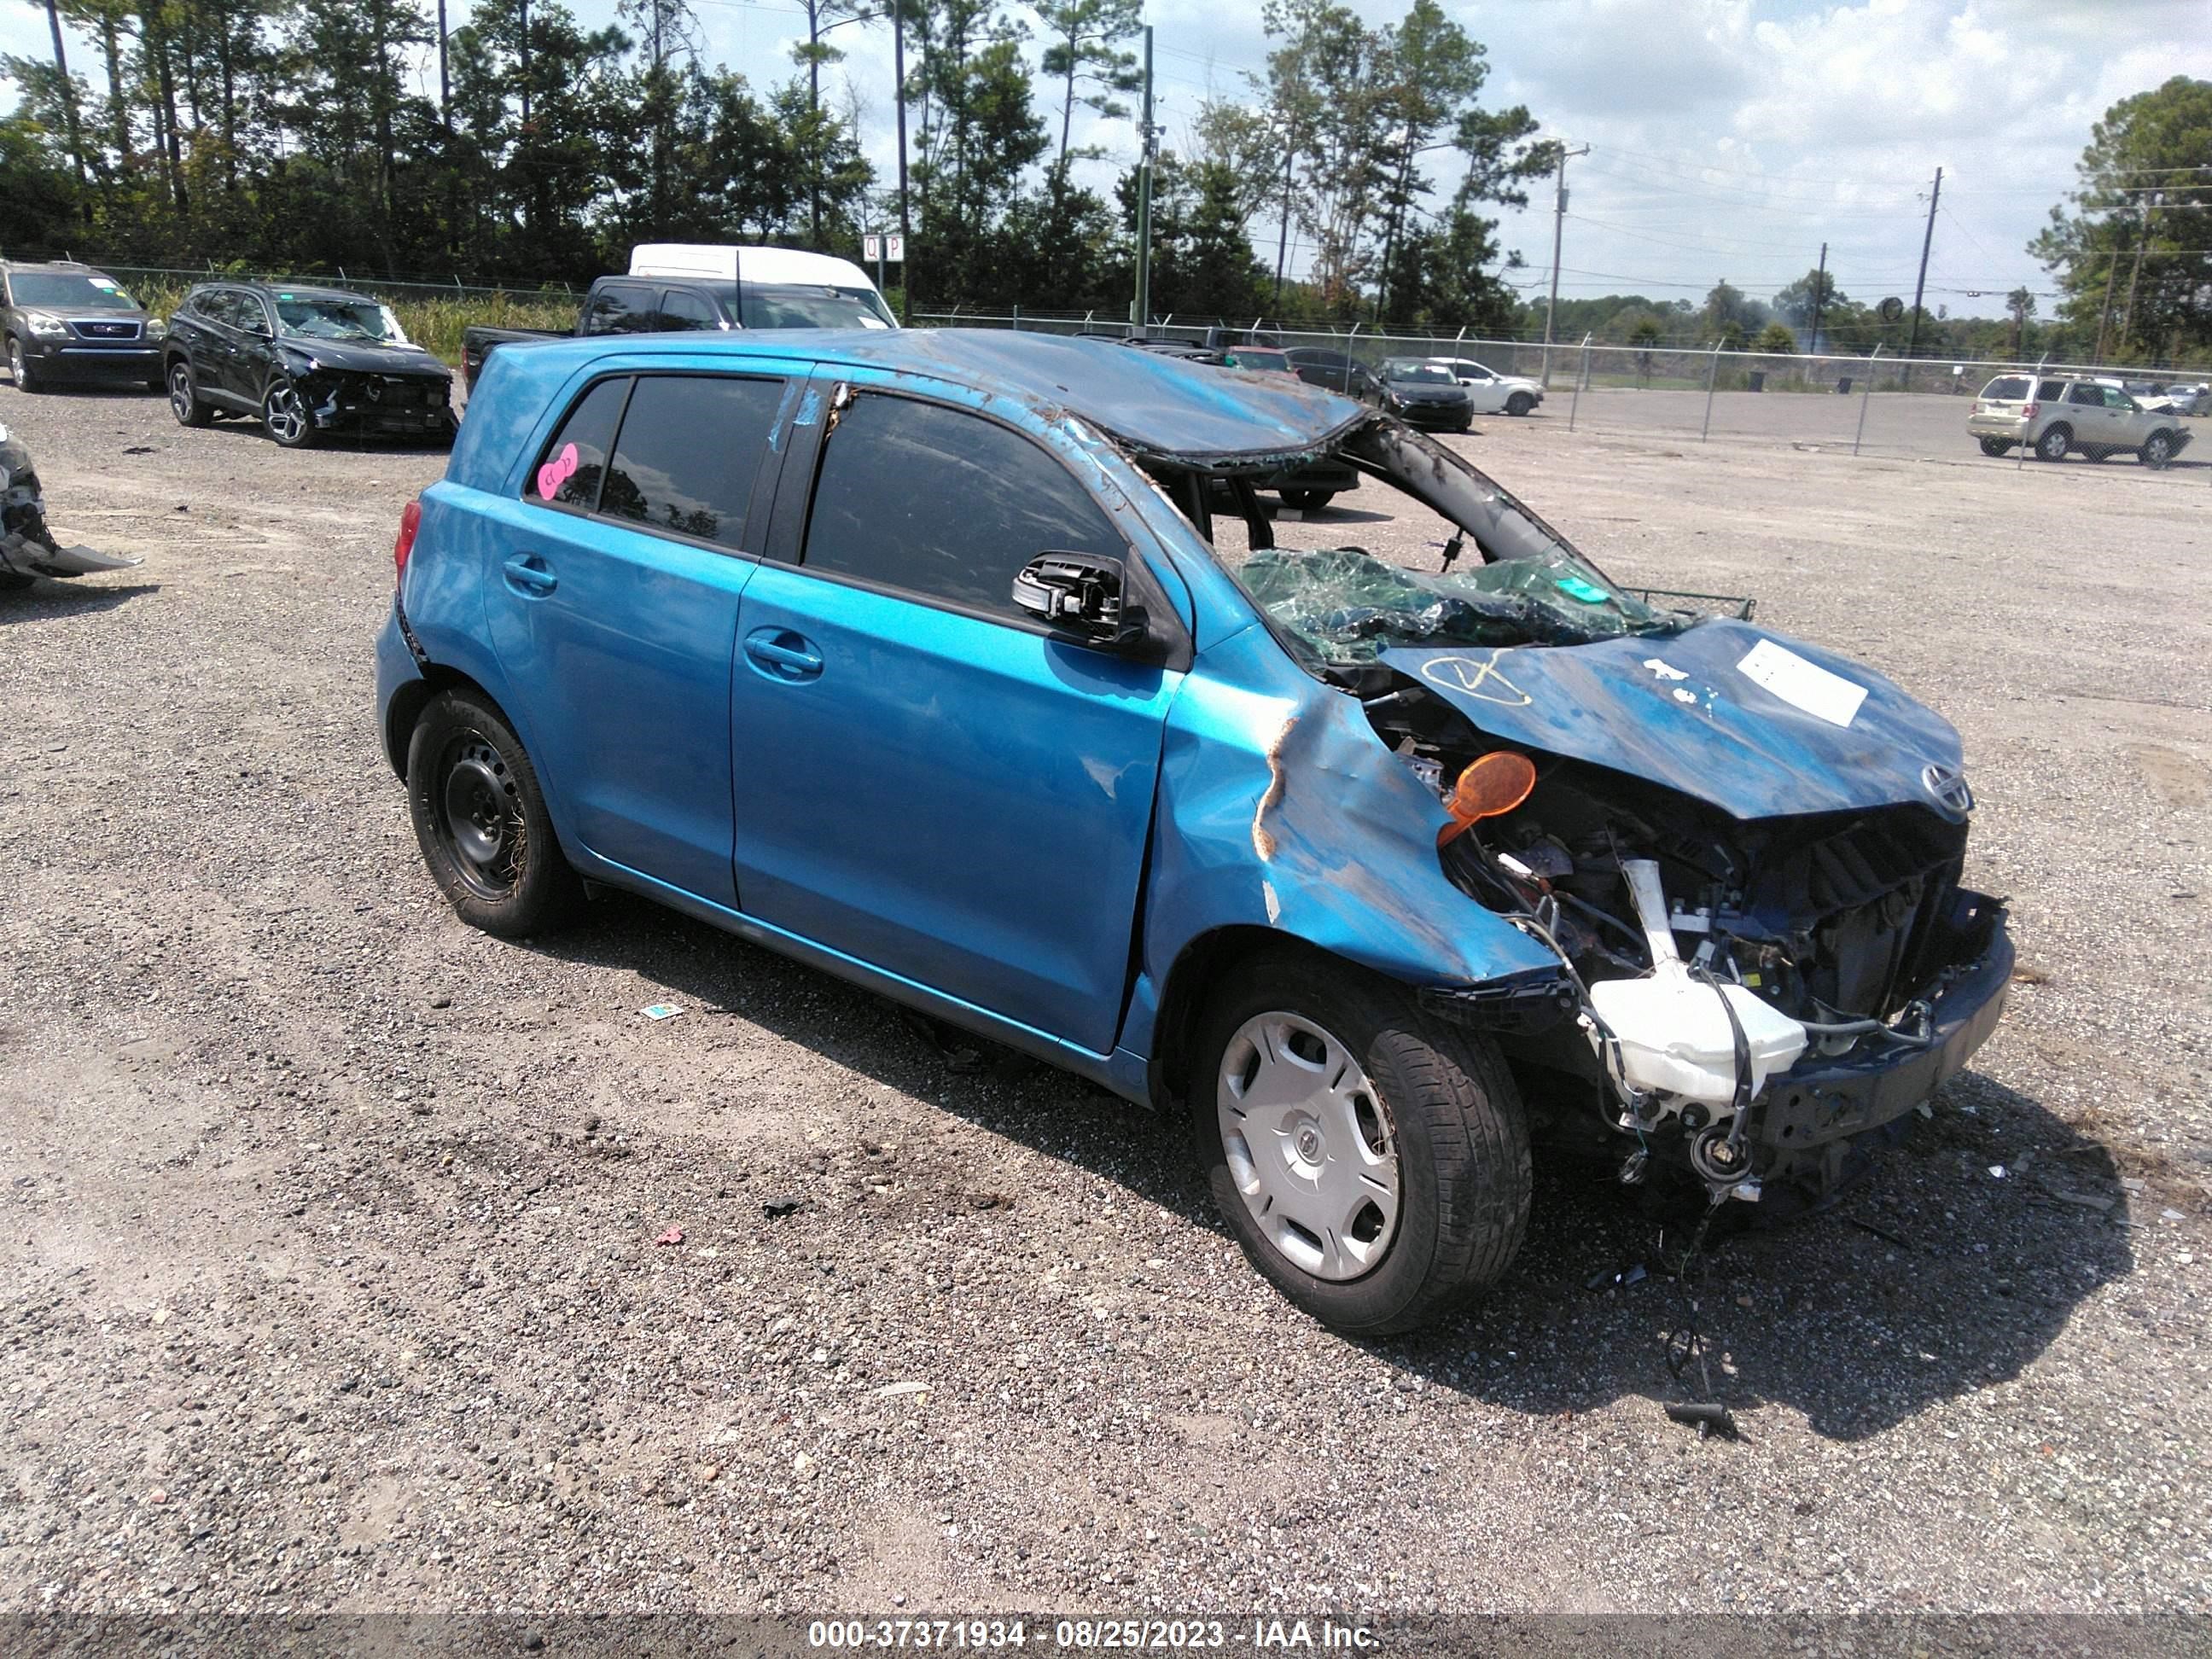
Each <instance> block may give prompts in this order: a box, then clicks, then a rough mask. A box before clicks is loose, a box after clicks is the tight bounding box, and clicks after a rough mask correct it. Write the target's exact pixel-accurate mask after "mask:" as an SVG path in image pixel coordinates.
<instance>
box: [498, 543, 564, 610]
mask: <svg viewBox="0 0 2212 1659" xmlns="http://www.w3.org/2000/svg"><path fill="white" fill-rule="evenodd" d="M501 568H502V569H503V570H505V571H506V573H507V586H509V587H511V588H513V590H514V591H515V592H518V593H520V594H522V595H524V596H525V597H526V598H528V599H544V597H545V596H546V595H547V594H548V593H550V592H552V591H553V590H554V589H555V588H556V587H557V586H560V579H559V578H558V577H556V576H555V575H554V574H553V573H552V572H551V571H550V570H548V569H547V568H545V561H544V560H543V559H541V558H539V557H538V556H537V555H536V554H535V553H518V554H516V555H515V556H513V558H511V559H509V560H508V561H507V563H506V564H505V565H503V566H502V567H501Z"/></svg>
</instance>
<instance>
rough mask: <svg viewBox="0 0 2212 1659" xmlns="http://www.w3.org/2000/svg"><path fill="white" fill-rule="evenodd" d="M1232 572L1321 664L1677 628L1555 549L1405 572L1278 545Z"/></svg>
mask: <svg viewBox="0 0 2212 1659" xmlns="http://www.w3.org/2000/svg"><path fill="white" fill-rule="evenodd" d="M1237 574H1238V577H1239V579H1240V580H1242V581H1243V585H1244V591H1245V592H1248V593H1249V594H1250V595H1251V596H1252V597H1253V598H1254V599H1256V600H1258V601H1259V603H1260V604H1261V605H1263V606H1265V607H1266V609H1267V614H1268V615H1269V616H1270V617H1273V618H1274V620H1275V621H1276V622H1277V623H1279V624H1281V625H1282V626H1283V627H1284V628H1285V629H1289V630H1290V632H1291V634H1292V635H1296V636H1297V639H1298V640H1299V641H1301V642H1303V643H1304V644H1305V645H1306V646H1308V647H1310V648H1311V649H1312V651H1313V652H1314V654H1315V655H1316V656H1318V657H1319V658H1321V659H1322V661H1323V662H1327V663H1357V662H1372V661H1373V660H1374V659H1375V657H1376V653H1379V652H1381V651H1383V650H1386V649H1388V648H1389V647H1391V646H1394V645H1587V644H1589V642H1590V641H1593V640H1605V639H1612V638H1613V637H1615V636H1617V635H1622V634H1671V633H1673V632H1674V631H1675V630H1676V629H1678V628H1679V627H1680V624H1681V619H1680V617H1675V616H1672V615H1670V614H1668V613H1667V612H1663V611H1654V610H1653V609H1651V607H1650V606H1649V605H1645V604H1644V602H1643V601H1642V600H1640V599H1633V598H1632V597H1631V596H1630V595H1628V594H1626V593H1624V592H1621V591H1620V589H1618V588H1615V587H1613V586H1610V585H1608V584H1607V583H1605V582H1604V581H1603V580H1601V579H1596V580H1594V579H1593V578H1594V576H1595V573H1594V572H1592V571H1591V570H1590V568H1589V566H1588V565H1586V564H1584V563H1583V562H1582V561H1581V560H1580V559H1578V558H1577V557H1575V556H1574V555H1573V554H1571V553H1569V552H1567V551H1566V550H1564V549H1553V550H1552V551H1550V552H1549V553H1547V554H1544V555H1541V556H1537V557H1534V558H1526V559H1504V560H1501V561H1499V562H1498V563H1496V564H1484V565H1477V566H1475V567H1474V568H1471V569H1464V570H1455V571H1451V572H1449V573H1444V572H1437V571H1425V570H1408V569H1407V568H1404V567H1403V566H1401V565H1395V564H1389V563H1386V562H1384V561H1383V560H1381V559H1378V558H1376V557H1375V556H1373V555H1372V554H1370V553H1366V552H1364V551H1362V550H1360V549H1358V548H1356V547H1329V548H1318V549H1315V550H1311V551H1307V550H1300V549H1296V548H1286V547H1279V548H1271V549H1269V550H1267V551H1265V552H1261V553H1255V554H1253V555H1252V556H1250V557H1249V558H1248V559H1246V560H1245V561H1244V564H1243V569H1242V570H1240V571H1239V572H1238V573H1237Z"/></svg>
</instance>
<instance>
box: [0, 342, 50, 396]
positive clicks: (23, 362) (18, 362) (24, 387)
mask: <svg viewBox="0 0 2212 1659" xmlns="http://www.w3.org/2000/svg"><path fill="white" fill-rule="evenodd" d="M8 372H9V374H13V375H14V376H15V390H16V391H18V392H44V391H45V390H46V382H44V381H43V380H40V379H39V377H38V376H37V374H34V373H33V372H32V368H31V362H30V359H29V358H27V357H26V356H24V355H23V343H22V342H21V340H18V339H16V338H15V337H13V336H10V337H9V341H8Z"/></svg>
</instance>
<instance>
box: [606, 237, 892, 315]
mask: <svg viewBox="0 0 2212 1659" xmlns="http://www.w3.org/2000/svg"><path fill="white" fill-rule="evenodd" d="M629 274H630V275H631V276H659V277H662V278H678V277H680V278H682V279H683V280H684V281H685V282H687V283H696V284H698V285H699V286H701V287H702V288H707V289H714V290H718V291H719V292H720V294H721V295H725V296H726V297H727V298H728V299H729V300H731V301H734V303H733V304H732V307H731V309H732V312H733V313H734V318H733V320H734V321H735V322H736V324H737V325H738V327H739V328H896V327H897V326H898V319H896V317H894V316H892V315H891V308H890V307H889V306H887V305H885V304H884V296H883V295H882V294H880V293H879V292H878V291H877V289H876V285H875V284H874V283H872V282H870V281H869V280H868V273H867V272H866V271H865V270H861V269H860V266H858V265H856V264H854V263H853V262H852V261H851V260H850V259H839V258H834V257H833V256H831V255H829V254H827V253H809V252H805V251H804V250H802V249H799V248H790V247H738V246H732V245H730V244H726V243H711V242H641V243H639V244H638V245H637V246H635V247H634V248H632V249H631V250H630V251H629Z"/></svg>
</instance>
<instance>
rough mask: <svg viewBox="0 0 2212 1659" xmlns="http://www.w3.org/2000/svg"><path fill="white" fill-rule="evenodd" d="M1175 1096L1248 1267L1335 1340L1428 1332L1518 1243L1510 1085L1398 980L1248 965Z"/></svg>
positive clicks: (1304, 963) (1271, 961)
mask: <svg viewBox="0 0 2212 1659" xmlns="http://www.w3.org/2000/svg"><path fill="white" fill-rule="evenodd" d="M1188 1087H1189V1096H1190V1102H1191V1107H1192V1111H1193V1115H1194V1125H1193V1127H1194V1132H1195V1134H1196V1139H1197V1142H1198V1151H1199V1156H1200V1160H1201V1162H1202V1164H1203V1166H1204V1168H1205V1170H1206V1176H1207V1180H1208V1182H1209V1183H1210V1184H1211V1185H1212V1188H1213V1194H1214V1200H1215V1201H1216V1202H1217V1203H1218V1205H1219V1206H1221V1212H1222V1214H1223V1216H1224V1217H1225V1218H1226V1219H1227V1221H1228V1223H1229V1225H1230V1228H1231V1231H1233V1232H1234V1233H1235V1234H1236V1235H1237V1243H1239V1244H1241V1245H1242V1246H1243V1249H1244V1254H1245V1255H1246V1256H1247V1257H1248V1258H1249V1260H1250V1261H1251V1262H1252V1265H1253V1266H1254V1267H1256V1268H1258V1269H1259V1271H1260V1273H1261V1274H1262V1275H1263V1276H1264V1277H1265V1278H1266V1279H1267V1280H1268V1281H1269V1282H1270V1283H1272V1284H1273V1285H1274V1286H1275V1287H1276V1288H1277V1289H1278V1290H1279V1291H1282V1292H1283V1294H1284V1295H1285V1296H1286V1297H1289V1298H1290V1299H1291V1301H1292V1302H1294V1303H1296V1304H1297V1305H1298V1306H1299V1307H1300V1308H1302V1309H1304V1310H1305V1311H1306V1312H1307V1313H1309V1314H1311V1315H1312V1316H1314V1317H1315V1318H1316V1319H1317V1320H1319V1321H1321V1322H1322V1323H1323V1324H1325V1325H1328V1326H1329V1327H1331V1328H1334V1329H1335V1330H1339V1331H1341V1332H1343V1333H1345V1334H1347V1335H1353V1336H1385V1335H1389V1334H1394V1333H1396V1332H1401V1331H1407V1330H1412V1329H1413V1328H1416V1327H1418V1326H1420V1325H1424V1324H1426V1323H1428V1322H1431V1320H1434V1319H1436V1318H1437V1317H1439V1316H1442V1315H1443V1314H1444V1313H1446V1312H1448V1311H1449V1310H1451V1309H1452V1308H1453V1307H1455V1306H1456V1305H1457V1304H1460V1303H1462V1302H1464V1301H1466V1300H1467V1299H1468V1297H1471V1296H1472V1295H1473V1294H1474V1292H1475V1291H1479V1290H1480V1289H1481V1288H1482V1287H1483V1286H1484V1285H1488V1284H1490V1283H1491V1282H1492V1281H1493V1280H1495V1279H1498V1277H1499V1276H1500V1275H1501V1274H1503V1273H1504V1271H1505V1269H1506V1268H1507V1267H1508V1266H1509V1265H1510V1263H1511V1262H1512V1260H1513V1256H1514V1253H1515V1252H1516V1250H1518V1249H1520V1246H1521V1240H1522V1235H1523V1234H1524V1233H1525V1232H1526V1231H1528V1195H1529V1185H1530V1181H1529V1159H1528V1126H1527V1124H1526V1122H1525V1121H1524V1119H1523V1116H1522V1108H1521V1100H1520V1097H1519V1095H1518V1094H1517V1093H1516V1091H1515V1089H1514V1086H1513V1080H1512V1078H1511V1075H1510V1073H1508V1072H1507V1071H1506V1069H1505V1064H1504V1060H1503V1059H1502V1058H1501V1057H1500V1056H1499V1054H1498V1051H1497V1049H1496V1048H1494V1047H1492V1045H1491V1043H1490V1042H1488V1041H1487V1040H1486V1039H1484V1038H1482V1037H1480V1036H1475V1035H1474V1033H1472V1032H1469V1031H1467V1030H1462V1029H1461V1028H1459V1027H1457V1026H1454V1025H1449V1024H1443V1023H1442V1022H1440V1021H1437V1020H1435V1019H1432V1018H1430V1017H1429V1016H1427V1015H1425V1013H1423V1012H1421V1010H1420V1008H1419V1006H1418V1005H1417V1004H1416V1003H1415V1002H1414V1000H1413V994H1412V993H1411V992H1409V991H1408V990H1407V989H1406V988H1405V987H1403V986H1401V985H1398V984H1396V983H1395V982H1393V981H1388V980H1383V979H1380V978H1377V977H1375V976H1371V975H1366V974H1364V973H1362V972H1360V971H1359V970H1358V969H1352V968H1350V967H1338V966H1335V965H1334V964H1331V963H1324V962H1317V961H1310V960H1307V959H1304V958H1301V957H1262V958H1257V959H1255V960H1253V961H1251V962H1249V963H1244V964H1243V965H1242V966H1240V967H1239V968H1237V969H1235V970H1233V971H1232V972H1231V973H1230V974H1229V975H1226V976H1225V979H1224V981H1223V982H1222V984H1221V986H1220V987H1219V989H1218V991H1217V992H1216V994H1215V995H1214V999H1213V1001H1212V1004H1211V1006H1209V1008H1208V1009H1207V1012H1206V1017H1205V1019H1204V1021H1203V1023H1202V1024H1201V1027H1200V1033H1199V1040H1198V1042H1197V1043H1196V1044H1195V1045H1194V1058H1193V1070H1192V1073H1191V1076H1190V1079H1189V1084H1188Z"/></svg>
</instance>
